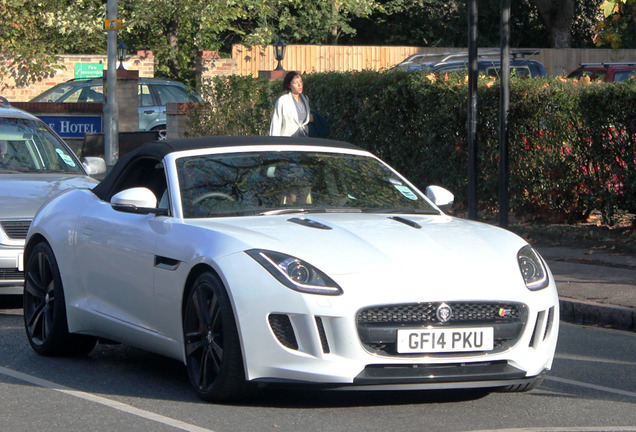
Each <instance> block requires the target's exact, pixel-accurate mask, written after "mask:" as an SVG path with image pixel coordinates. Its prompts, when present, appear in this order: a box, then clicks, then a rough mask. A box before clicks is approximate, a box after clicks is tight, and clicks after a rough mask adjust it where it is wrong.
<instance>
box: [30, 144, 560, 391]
mask: <svg viewBox="0 0 636 432" xmlns="http://www.w3.org/2000/svg"><path fill="white" fill-rule="evenodd" d="M452 200H453V196H452V194H451V193H450V192H448V191H446V190H445V189H443V188H441V187H438V186H430V187H429V188H427V190H426V193H425V194H424V193H422V192H420V191H419V190H418V189H417V188H416V187H415V186H413V184H411V183H410V182H409V181H408V180H407V179H405V178H404V177H402V176H401V175H400V174H398V173H397V172H396V171H394V170H393V169H392V168H390V167H389V166H388V165H386V164H385V163H384V162H382V161H381V160H379V159H378V158H377V157H375V156H373V155H372V154H370V153H368V152H367V151H364V150H362V149H360V148H358V147H356V146H353V145H351V144H347V143H343V142H336V141H328V140H320V139H311V138H281V137H214V138H191V139H182V140H174V141H170V140H168V141H160V142H156V143H149V144H145V145H143V146H141V147H139V148H138V149H136V150H134V151H133V152H131V153H129V154H127V155H126V156H124V157H123V158H121V159H120V160H119V161H118V162H117V164H116V165H115V166H114V168H113V169H112V170H111V172H110V173H109V174H108V175H107V176H106V178H105V179H104V180H103V181H102V182H101V183H100V184H98V185H97V186H95V187H94V188H93V189H91V190H89V189H74V190H69V191H65V192H62V193H61V194H60V195H57V196H56V197H55V198H53V199H51V200H50V201H49V202H48V203H47V204H45V205H44V206H43V207H42V208H41V209H40V211H39V212H38V214H37V215H36V217H35V219H34V221H33V223H32V225H31V227H30V229H29V232H28V237H27V244H26V248H25V256H24V260H25V277H26V282H25V288H24V319H25V325H26V330H27V336H28V339H29V342H30V344H31V346H32V347H33V349H34V350H35V351H36V352H37V353H39V354H42V355H71V354H83V353H87V352H89V351H90V350H91V349H93V347H94V346H95V344H96V342H97V341H98V340H108V341H116V342H120V343H124V344H129V345H132V346H136V347H139V348H142V349H146V350H148V351H152V352H155V353H158V354H161V355H164V356H168V357H171V358H174V359H178V360H179V361H182V362H183V363H184V364H185V366H186V368H187V371H188V375H189V378H190V381H191V383H192V386H193V388H194V390H195V391H196V393H197V394H198V395H199V396H200V397H201V398H203V399H206V400H212V401H228V400H238V399H241V398H243V397H245V396H246V395H248V394H249V393H250V392H251V391H253V390H254V389H255V388H256V387H263V386H264V385H266V384H277V385H280V384H283V385H291V384H293V385H302V386H310V385H311V386H315V387H318V388H328V389H372V390H378V389H412V390H419V389H448V388H494V389H502V390H507V391H525V390H530V389H532V388H534V387H536V386H537V385H538V384H539V383H540V382H541V380H542V379H543V376H544V375H545V374H546V372H547V371H548V370H549V369H550V367H551V364H552V360H553V357H554V351H555V348H556V341H557V333H558V325H559V308H558V299H557V292H556V287H555V283H554V279H553V277H552V275H551V273H550V271H549V269H548V267H547V266H546V263H545V261H544V260H543V259H542V258H541V256H539V254H538V253H537V252H536V251H535V250H534V249H533V248H532V247H531V246H530V245H528V244H527V243H526V242H525V241H524V240H523V239H521V238H520V237H518V236H516V235H514V234H512V233H510V232H508V231H506V230H503V229H500V228H497V227H493V226H490V225H487V224H483V223H478V222H474V221H469V220H463V219H458V218H454V217H450V216H448V215H446V214H444V212H443V210H444V209H447V208H448V207H449V206H450V205H452ZM257 384H258V385H257Z"/></svg>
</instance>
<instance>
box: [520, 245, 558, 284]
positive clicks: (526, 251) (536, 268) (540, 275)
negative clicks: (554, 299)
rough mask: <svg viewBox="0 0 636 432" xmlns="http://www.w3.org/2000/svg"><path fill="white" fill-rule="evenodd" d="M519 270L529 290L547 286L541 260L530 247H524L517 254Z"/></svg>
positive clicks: (544, 268) (547, 281) (545, 272)
mask: <svg viewBox="0 0 636 432" xmlns="http://www.w3.org/2000/svg"><path fill="white" fill-rule="evenodd" d="M517 260H518V261H519V269H520V270H521V275H522V276H523V280H524V281H525V283H526V286H527V287H528V289H529V290H532V291H536V290H540V289H543V288H545V287H547V286H548V284H549V282H550V281H549V280H548V271H547V270H546V267H545V264H544V263H543V259H541V257H540V256H539V254H538V253H537V252H536V251H535V250H534V249H533V248H532V247H531V246H530V245H527V246H524V247H522V248H521V250H519V252H518V253H517Z"/></svg>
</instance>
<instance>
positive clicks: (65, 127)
mask: <svg viewBox="0 0 636 432" xmlns="http://www.w3.org/2000/svg"><path fill="white" fill-rule="evenodd" d="M38 117H39V118H40V119H42V121H43V122H44V123H46V124H48V125H49V127H50V128H51V129H53V130H54V131H55V132H56V133H57V134H58V135H59V136H61V137H62V138H84V135H86V134H87V133H100V132H102V116H100V115H97V116H62V115H59V116H38Z"/></svg>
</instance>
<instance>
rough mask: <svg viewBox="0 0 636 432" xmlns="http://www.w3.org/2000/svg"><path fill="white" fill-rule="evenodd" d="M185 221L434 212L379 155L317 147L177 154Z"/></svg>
mask: <svg viewBox="0 0 636 432" xmlns="http://www.w3.org/2000/svg"><path fill="white" fill-rule="evenodd" d="M177 172H178V176H179V185H180V190H181V200H182V207H183V213H184V217H185V218H205V217H218V216H237V215H267V214H282V213H314V212H390V213H426V214H438V213H439V212H438V211H437V210H436V209H435V208H434V207H433V206H432V205H430V204H429V203H428V202H427V201H426V200H425V199H424V198H423V197H422V196H421V195H420V193H419V192H418V191H416V190H414V189H413V188H412V187H410V186H409V185H408V184H407V183H406V182H405V181H404V179H403V178H402V177H400V176H399V175H398V174H397V173H395V172H394V171H392V170H391V169H389V168H387V167H386V166H385V165H383V164H382V163H381V162H379V161H378V160H376V159H374V158H371V157H367V156H357V155H350V154H338V153H322V152H298V151H283V152H250V153H233V154H218V155H204V156H194V157H183V158H180V159H177Z"/></svg>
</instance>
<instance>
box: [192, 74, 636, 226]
mask: <svg viewBox="0 0 636 432" xmlns="http://www.w3.org/2000/svg"><path fill="white" fill-rule="evenodd" d="M303 80H304V82H305V93H306V94H307V95H308V96H309V99H310V101H311V106H312V109H315V110H316V111H318V112H319V113H320V114H322V115H323V116H324V117H325V118H326V119H327V121H328V122H329V124H330V127H331V132H330V138H332V139H338V140H343V141H348V142H351V143H354V144H356V145H358V146H360V147H362V148H365V149H367V150H369V151H371V152H372V153H374V154H376V155H378V156H379V157H381V158H382V159H384V160H385V161H387V162H388V163H389V164H390V165H392V166H394V167H395V168H396V169H397V170H398V171H400V172H401V173H403V174H404V175H405V176H406V177H407V178H409V179H410V180H411V181H412V182H413V183H415V185H416V186H418V187H419V188H421V189H423V188H424V187H425V186H426V185H429V184H438V185H441V186H444V187H446V188H448V189H450V190H452V191H453V192H454V193H455V194H456V202H458V203H459V205H460V206H461V205H462V204H463V203H465V201H466V190H467V183H468V180H467V172H468V166H467V163H468V162H467V154H468V149H467V108H468V100H467V86H466V80H465V76H464V75H457V74H451V75H445V76H437V75H426V74H423V73H402V72H389V73H386V72H385V73H378V72H359V73H358V72H356V73H335V72H334V73H316V74H308V75H305V76H304V77H303ZM478 92H479V96H478V110H479V113H478V126H477V130H478V134H477V150H478V167H477V169H478V173H479V181H478V198H479V205H480V207H485V208H488V209H494V208H496V206H497V200H498V179H499V173H498V164H499V85H498V82H497V81H495V80H494V79H492V78H488V77H480V79H479V83H478ZM202 94H204V97H206V98H207V99H208V100H209V101H210V104H209V105H206V106H205V107H202V108H199V109H197V110H194V111H193V113H192V116H191V120H192V123H191V124H192V125H195V127H192V128H191V133H192V134H193V135H265V134H267V133H268V131H269V122H270V118H271V114H272V109H273V106H274V103H275V101H276V99H277V98H278V96H279V95H280V94H281V90H280V82H274V83H270V82H268V81H265V80H263V79H255V78H251V77H239V76H231V77H223V78H215V79H214V80H212V81H210V82H208V83H206V85H205V86H204V87H203V90H202ZM510 99H511V102H510V112H509V126H510V128H509V152H510V153H509V155H510V180H509V193H510V208H511V209H512V210H513V211H514V212H518V213H523V214H524V215H534V216H536V218H537V219H540V220H544V221H548V220H550V221H556V220H559V221H568V222H575V221H578V220H582V219H585V218H587V216H588V215H589V214H590V212H591V211H592V210H600V211H601V212H602V215H603V218H604V220H605V222H608V223H610V224H611V223H613V222H614V220H615V217H616V215H617V212H618V211H619V210H625V211H629V212H636V198H635V197H636V147H635V141H636V122H635V121H634V120H633V119H634V118H636V82H629V83H622V84H605V83H598V84H596V83H595V84H591V85H587V86H584V85H580V84H577V83H576V82H571V81H565V80H563V79H560V78H554V79H523V78H515V77H513V78H512V79H511V98H510Z"/></svg>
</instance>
